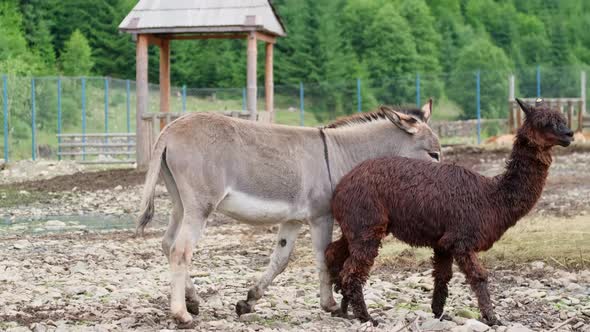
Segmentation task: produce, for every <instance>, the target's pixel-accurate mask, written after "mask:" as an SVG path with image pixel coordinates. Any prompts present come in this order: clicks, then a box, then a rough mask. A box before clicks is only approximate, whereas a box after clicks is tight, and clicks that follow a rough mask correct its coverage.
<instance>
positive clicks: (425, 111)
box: [421, 98, 432, 123]
mask: <svg viewBox="0 0 590 332" xmlns="http://www.w3.org/2000/svg"><path fill="white" fill-rule="evenodd" d="M421 111H422V116H423V117H424V122H426V123H428V121H429V120H430V116H431V115H432V98H430V99H428V102H427V103H426V104H424V106H422V108H421Z"/></svg>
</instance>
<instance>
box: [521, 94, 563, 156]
mask: <svg viewBox="0 0 590 332" xmlns="http://www.w3.org/2000/svg"><path fill="white" fill-rule="evenodd" d="M516 102H518V105H520V108H521V109H522V110H523V112H524V114H525V116H526V118H525V121H524V123H523V125H522V127H520V129H519V130H518V135H519V136H524V137H526V138H527V139H528V141H529V142H531V143H532V144H534V145H537V146H539V147H541V148H550V147H552V146H555V145H561V146H568V145H570V143H571V142H572V141H573V140H574V132H573V131H572V130H571V129H570V128H569V127H568V125H567V121H566V119H565V117H564V116H563V114H562V113H561V112H560V111H559V110H558V109H551V108H550V107H549V106H548V105H547V104H546V103H545V102H544V101H543V99H541V98H538V99H537V100H536V102H535V105H530V104H528V103H526V102H524V101H522V100H520V99H518V98H517V99H516Z"/></svg>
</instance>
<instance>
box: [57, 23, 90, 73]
mask: <svg viewBox="0 0 590 332" xmlns="http://www.w3.org/2000/svg"><path fill="white" fill-rule="evenodd" d="M60 62H61V68H62V71H63V74H64V75H68V76H84V75H89V74H90V72H91V70H92V66H94V62H93V60H92V49H91V48H90V45H88V40H87V39H86V37H84V35H83V34H82V33H81V32H80V30H75V31H74V32H73V33H72V35H71V36H70V39H69V40H68V41H66V43H65V46H64V50H63V52H62V54H61V57H60Z"/></svg>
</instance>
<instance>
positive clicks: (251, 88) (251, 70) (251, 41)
mask: <svg viewBox="0 0 590 332" xmlns="http://www.w3.org/2000/svg"><path fill="white" fill-rule="evenodd" d="M247 56H248V61H247V67H248V73H247V76H248V98H247V105H248V112H250V120H253V121H256V118H257V114H256V95H257V93H256V92H257V89H256V57H257V56H258V47H257V43H256V33H254V32H252V33H250V35H249V36H248V54H247Z"/></svg>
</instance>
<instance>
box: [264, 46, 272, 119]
mask: <svg viewBox="0 0 590 332" xmlns="http://www.w3.org/2000/svg"><path fill="white" fill-rule="evenodd" d="M273 46H274V45H273V44H271V43H266V64H265V73H264V92H265V97H266V111H267V112H268V113H269V117H270V121H269V122H273V121H274V89H275V86H274V78H273V75H274V74H273Z"/></svg>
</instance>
